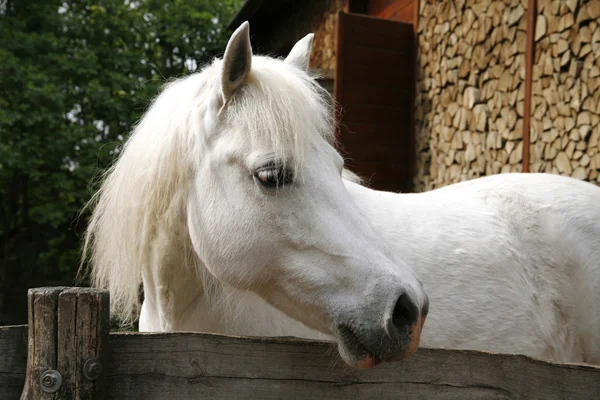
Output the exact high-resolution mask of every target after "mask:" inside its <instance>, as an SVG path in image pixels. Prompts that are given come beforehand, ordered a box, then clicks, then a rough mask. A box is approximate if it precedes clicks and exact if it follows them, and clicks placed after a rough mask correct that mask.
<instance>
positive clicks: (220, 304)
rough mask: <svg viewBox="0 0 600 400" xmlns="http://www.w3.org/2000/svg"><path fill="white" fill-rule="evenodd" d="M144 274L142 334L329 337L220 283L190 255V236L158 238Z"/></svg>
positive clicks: (171, 233)
mask: <svg viewBox="0 0 600 400" xmlns="http://www.w3.org/2000/svg"><path fill="white" fill-rule="evenodd" d="M182 231H183V230H180V232H182ZM185 231H186V232H187V230H185ZM142 275H143V284H144V304H143V306H142V314H141V316H140V331H154V332H156V331H158V332H172V331H201V332H210V333H220V334H228V335H245V336H298V337H305V338H314V339H327V338H328V336H326V335H324V334H322V333H320V332H317V331H314V330H312V329H310V328H308V327H306V326H305V325H303V324H302V323H300V322H298V321H296V320H294V319H293V318H291V317H289V316H287V315H285V314H284V313H283V312H281V311H279V310H278V309H276V308H275V307H273V306H271V305H270V304H268V303H267V302H266V301H265V300H263V299H262V298H260V297H259V296H258V295H256V294H254V293H252V292H249V291H242V290H237V289H234V288H231V287H228V286H225V285H223V284H221V283H220V282H218V281H217V280H216V279H215V278H214V277H213V276H212V275H211V274H210V272H209V271H208V270H207V268H206V266H205V264H204V263H203V262H202V260H200V259H198V257H197V255H196V254H195V253H194V251H193V249H192V247H191V243H190V241H189V237H183V235H177V236H173V232H170V233H167V232H164V233H162V234H159V235H158V237H157V240H156V245H155V246H154V254H153V257H152V262H151V263H150V264H149V265H148V268H146V269H145V270H144V271H143V273H142Z"/></svg>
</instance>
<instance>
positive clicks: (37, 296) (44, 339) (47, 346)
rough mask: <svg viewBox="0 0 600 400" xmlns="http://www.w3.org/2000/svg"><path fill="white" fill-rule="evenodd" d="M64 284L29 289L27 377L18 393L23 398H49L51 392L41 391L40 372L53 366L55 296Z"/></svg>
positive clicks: (55, 320)
mask: <svg viewBox="0 0 600 400" xmlns="http://www.w3.org/2000/svg"><path fill="white" fill-rule="evenodd" d="M65 289H67V288H66V287H59V286H57V287H45V288H36V289H29V291H28V293H27V307H28V310H29V311H28V314H29V315H28V321H29V324H28V326H29V332H28V335H29V337H28V344H27V377H26V378H25V387H24V388H23V393H22V395H21V399H22V400H34V399H35V400H38V399H41V400H51V399H54V394H53V393H46V392H44V391H42V389H41V386H40V378H41V375H42V374H43V373H44V372H45V371H47V370H55V369H56V341H57V337H58V332H57V331H58V318H57V311H58V295H59V294H60V292H62V291H63V290H65Z"/></svg>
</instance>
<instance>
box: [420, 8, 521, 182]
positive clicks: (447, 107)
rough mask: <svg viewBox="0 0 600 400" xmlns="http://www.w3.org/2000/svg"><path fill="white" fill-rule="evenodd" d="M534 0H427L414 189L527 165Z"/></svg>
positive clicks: (422, 24) (422, 15)
mask: <svg viewBox="0 0 600 400" xmlns="http://www.w3.org/2000/svg"><path fill="white" fill-rule="evenodd" d="M527 3H528V2H527V0H503V1H497V0H456V1H453V2H450V1H432V0H425V1H421V2H420V10H419V26H418V31H419V57H418V60H419V61H418V66H417V91H416V96H415V106H416V107H415V130H416V132H415V134H416V146H417V168H416V171H417V174H416V176H415V182H414V183H415V191H426V190H431V189H433V188H436V187H441V186H445V185H448V184H450V183H455V182H459V181H462V180H467V179H472V178H476V177H479V176H482V175H491V174H497V173H501V172H518V171H521V170H522V154H523V143H522V137H523V132H522V126H523V121H522V119H523V107H524V87H525V85H524V82H525V50H526V41H527V40H526V39H527Z"/></svg>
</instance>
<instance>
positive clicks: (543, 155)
mask: <svg viewBox="0 0 600 400" xmlns="http://www.w3.org/2000/svg"><path fill="white" fill-rule="evenodd" d="M538 15H539V16H538V19H537V21H538V29H537V34H536V57H535V66H534V68H533V86H532V95H533V102H532V122H531V127H532V136H531V142H532V145H531V170H532V171H534V172H538V171H541V172H551V173H555V174H563V175H571V176H573V177H576V178H578V179H585V180H589V181H593V182H597V183H600V175H599V172H600V171H599V170H600V148H599V145H598V142H599V140H600V125H599V122H600V1H598V0H587V1H566V2H556V1H548V0H539V5H538Z"/></svg>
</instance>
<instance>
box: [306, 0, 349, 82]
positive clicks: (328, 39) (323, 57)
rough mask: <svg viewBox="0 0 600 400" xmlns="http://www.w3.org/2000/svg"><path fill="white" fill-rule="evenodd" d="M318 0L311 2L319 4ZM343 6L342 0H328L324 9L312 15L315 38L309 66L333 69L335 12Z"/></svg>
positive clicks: (312, 30)
mask: <svg viewBox="0 0 600 400" xmlns="http://www.w3.org/2000/svg"><path fill="white" fill-rule="evenodd" d="M320 1H321V0H313V2H318V3H319V4H321V3H320ZM343 7H344V0H330V1H329V5H328V6H327V8H326V9H325V11H321V10H319V11H318V12H317V13H316V15H314V16H313V20H312V22H311V32H314V34H315V39H314V43H313V46H312V53H311V56H310V65H311V67H313V68H319V69H322V70H329V71H333V70H335V49H336V20H337V12H338V11H339V10H341V9H343ZM315 8H316V7H315Z"/></svg>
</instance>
